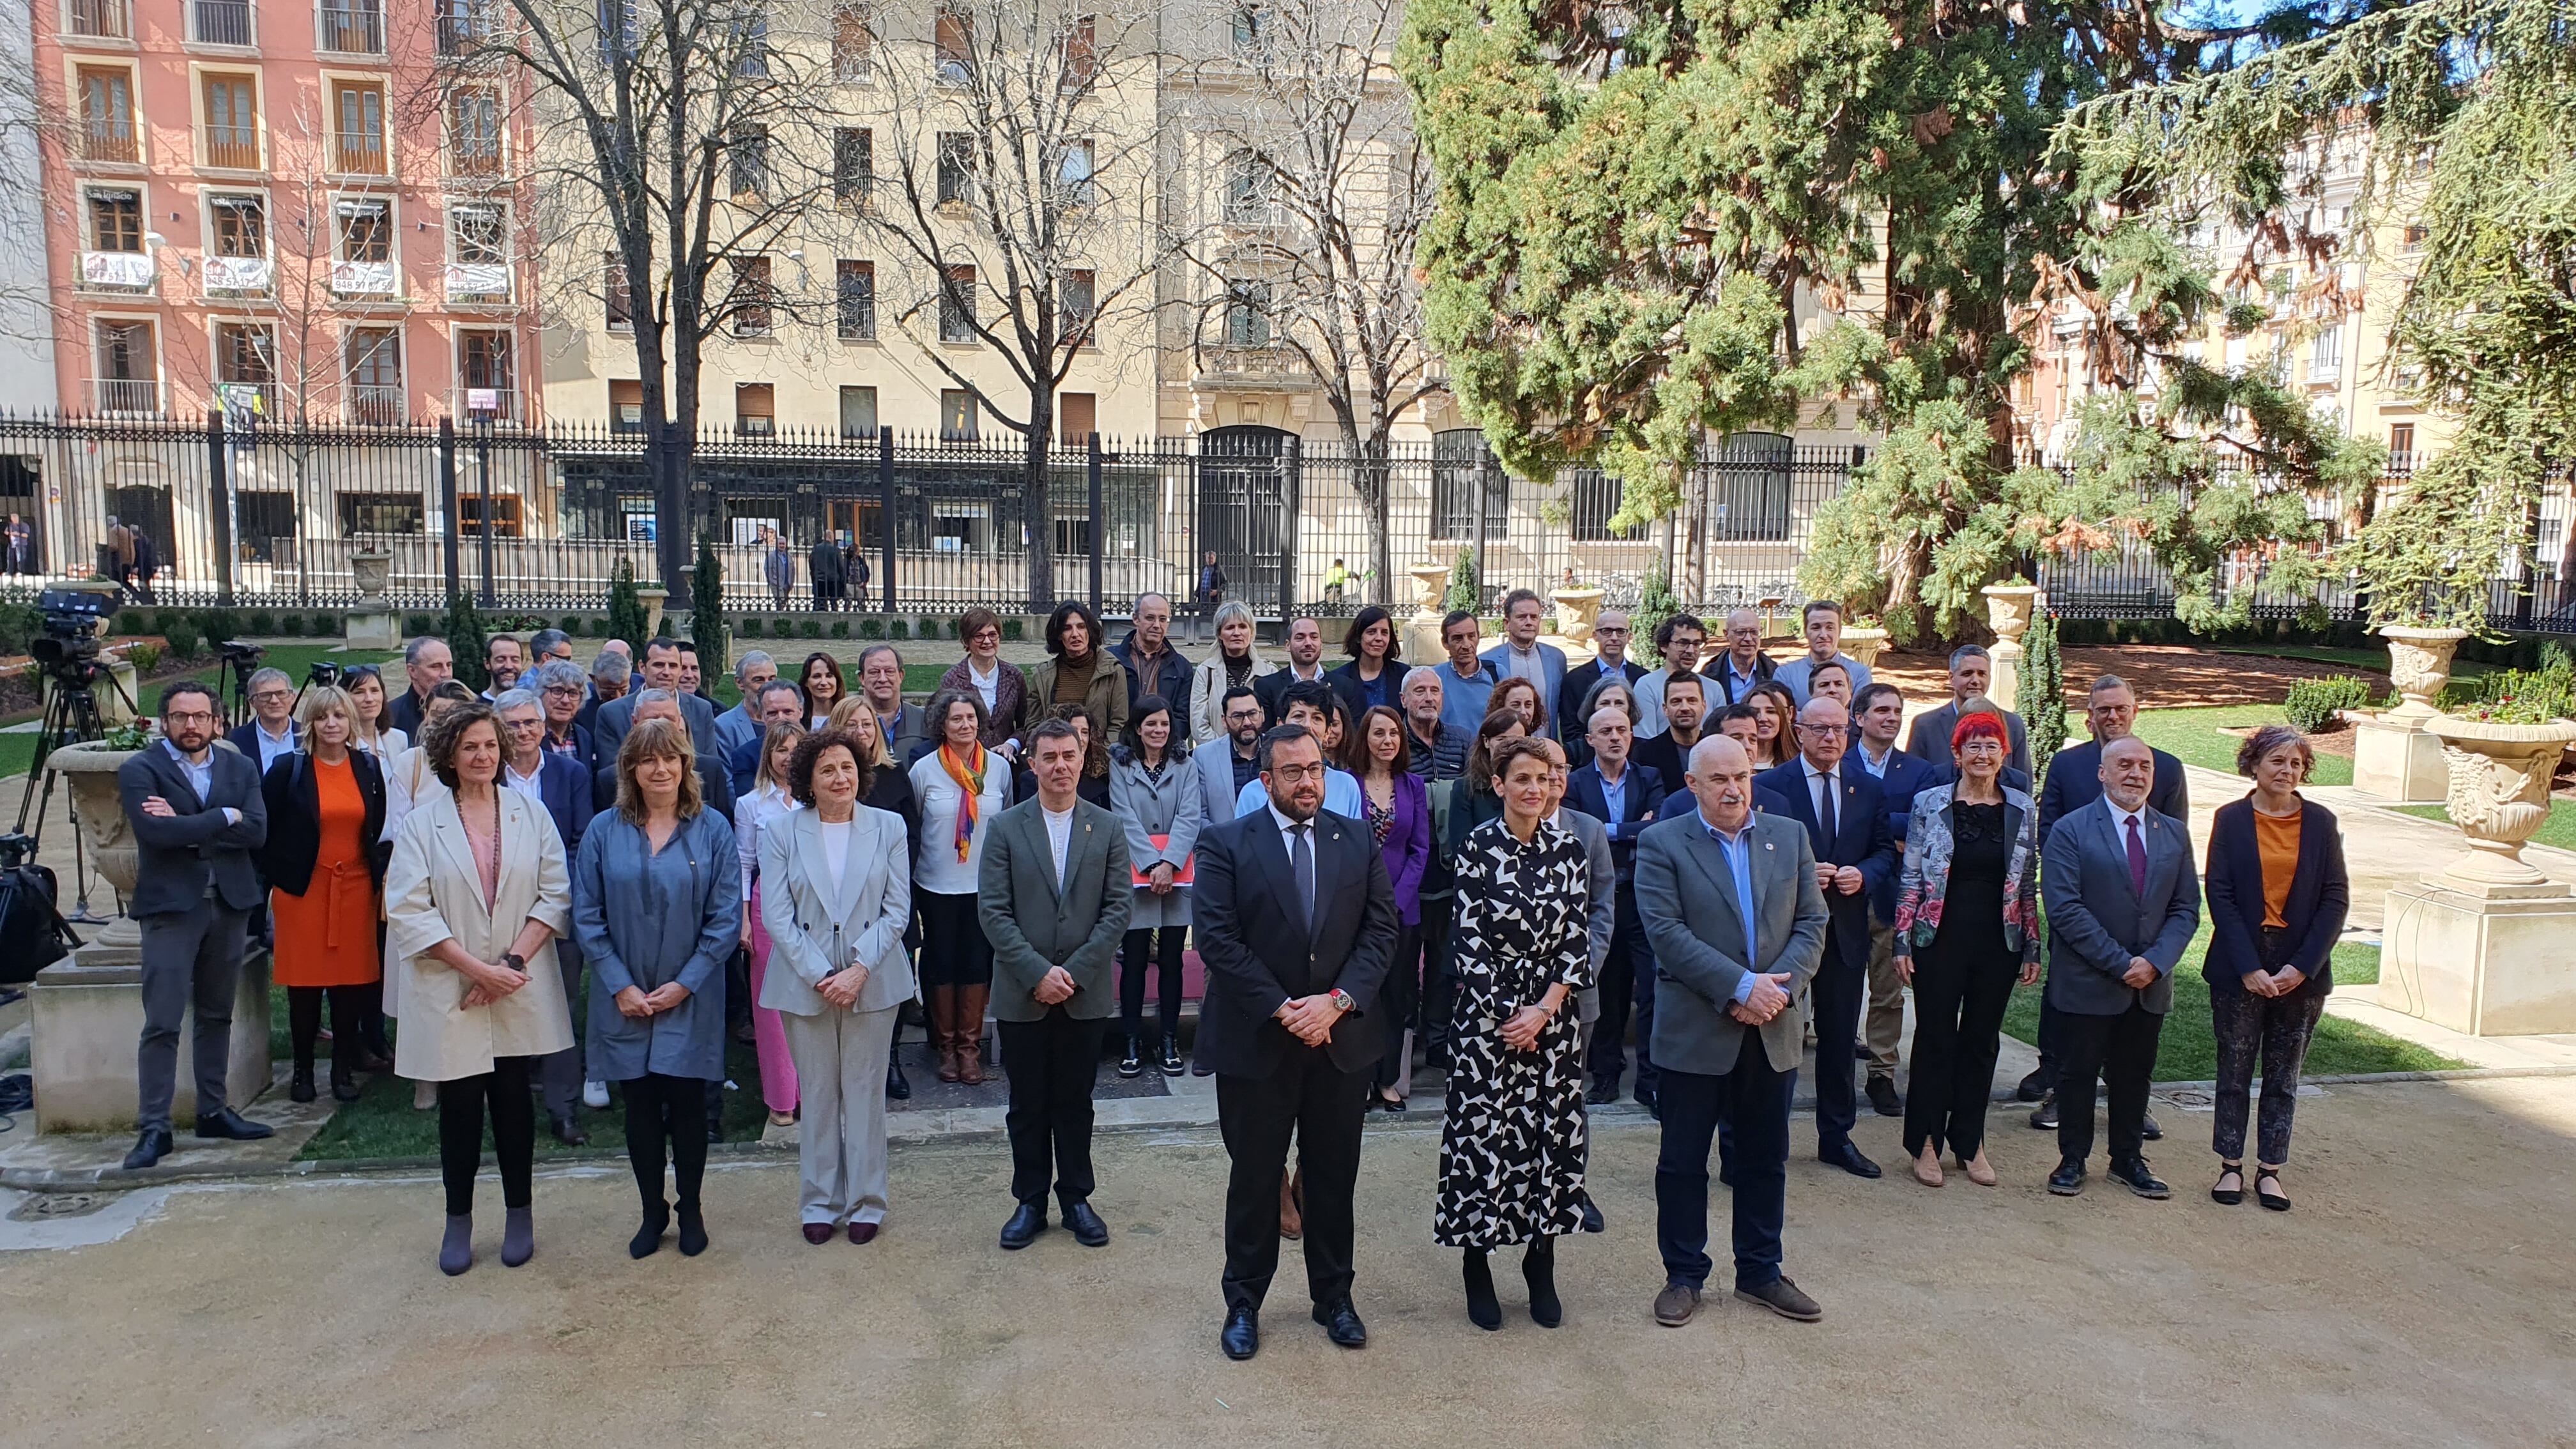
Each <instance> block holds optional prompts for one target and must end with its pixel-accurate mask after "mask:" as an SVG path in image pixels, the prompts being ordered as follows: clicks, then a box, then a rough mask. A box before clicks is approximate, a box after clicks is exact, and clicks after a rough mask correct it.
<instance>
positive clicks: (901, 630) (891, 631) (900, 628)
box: [886, 619, 912, 639]
mask: <svg viewBox="0 0 2576 1449" xmlns="http://www.w3.org/2000/svg"><path fill="white" fill-rule="evenodd" d="M886 637H887V638H889V639H909V638H911V637H912V627H911V625H910V624H909V623H908V622H907V621H905V620H902V619H889V620H887V621H886Z"/></svg>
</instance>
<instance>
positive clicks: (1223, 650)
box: [1175, 601, 1279, 748]
mask: <svg viewBox="0 0 2576 1449" xmlns="http://www.w3.org/2000/svg"><path fill="white" fill-rule="evenodd" d="M1278 667H1279V666H1278V665H1277V664H1276V663H1273V662H1272V661H1270V660H1268V659H1265V658H1263V657H1262V656H1261V651H1260V650H1259V649H1257V648H1255V647H1254V646H1253V643H1252V611H1251V610H1250V609H1247V608H1245V607H1244V606H1243V605H1242V604H1240V603H1236V602H1232V601H1228V602H1226V603H1223V604H1219V605H1217V609H1216V647H1215V648H1214V649H1211V650H1209V651H1208V652H1207V657H1206V658H1204V659H1202V660H1200V661H1199V662H1198V667H1197V668H1195V669H1193V670H1191V671H1190V718H1189V726H1190V737H1189V741H1188V744H1189V745H1190V746H1191V747H1192V748H1195V747H1197V746H1199V745H1203V744H1206V743H1207V742H1208V741H1210V740H1221V739H1224V738H1225V692H1226V691H1227V690H1229V689H1232V688H1234V687H1235V686H1236V685H1242V686H1244V687H1246V688H1250V687H1251V685H1252V681H1254V680H1256V679H1258V678H1260V677H1261V676H1262V675H1265V674H1268V673H1269V672H1271V671H1272V670H1274V669H1277V668H1278ZM1178 747H1179V746H1178V745H1175V748H1178Z"/></svg>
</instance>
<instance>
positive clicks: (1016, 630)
mask: <svg viewBox="0 0 2576 1449" xmlns="http://www.w3.org/2000/svg"><path fill="white" fill-rule="evenodd" d="M1025 628H1026V626H1025V625H1023V624H1022V623H1021V622H1020V620H1019V619H1018V618H1017V617H1013V618H1008V619H1004V620H1003V621H1002V637H1003V638H1005V639H1018V638H1021V637H1023V633H1024V630H1025Z"/></svg>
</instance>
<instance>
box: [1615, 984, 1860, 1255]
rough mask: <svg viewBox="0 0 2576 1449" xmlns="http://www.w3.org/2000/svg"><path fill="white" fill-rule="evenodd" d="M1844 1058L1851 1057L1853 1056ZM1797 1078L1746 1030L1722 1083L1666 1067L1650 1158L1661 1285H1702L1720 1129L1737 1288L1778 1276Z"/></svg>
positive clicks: (1659, 1080)
mask: <svg viewBox="0 0 2576 1449" xmlns="http://www.w3.org/2000/svg"><path fill="white" fill-rule="evenodd" d="M1843 1055H1844V1056H1846V1057H1848V1056H1850V1055H1851V1050H1850V1048H1848V1047H1846V1048H1844V1050H1843ZM1797 1088H1798V1074H1797V1073H1796V1072H1795V1071H1786V1072H1783V1071H1778V1070H1775V1069H1774V1068H1773V1067H1772V1065H1771V1059H1770V1057H1768V1056H1766V1055H1765V1054H1764V1053H1763V1050H1762V1041H1761V1039H1760V1038H1759V1037H1757V1036H1755V1035H1753V1034H1752V1033H1750V1032H1748V1033H1746V1034H1745V1038H1744V1041H1743V1044H1742V1047H1741V1049H1740V1050H1739V1051H1738V1052H1737V1054H1736V1058H1735V1068H1734V1070H1732V1071H1730V1072H1728V1073H1727V1074H1726V1075H1724V1076H1722V1077H1721V1076H1707V1075H1703V1074H1701V1073H1699V1072H1678V1071H1674V1070H1673V1069H1671V1068H1669V1067H1666V1068H1663V1069H1662V1070H1661V1072H1660V1074H1659V1075H1658V1077H1657V1079H1656V1084H1655V1091H1656V1099H1657V1101H1658V1102H1659V1104H1660V1105H1661V1109H1662V1114H1663V1124H1664V1132H1663V1139H1662V1142H1661V1145H1660V1147H1659V1149H1658V1151H1657V1153H1656V1157H1655V1246H1656V1249H1657V1251H1658V1252H1660V1253H1661V1254H1662V1256H1663V1260H1664V1281H1665V1282H1667V1283H1686V1284H1688V1285H1690V1286H1691V1287H1693V1288H1700V1287H1705V1286H1706V1285H1707V1283H1708V1275H1709V1269H1710V1268H1711V1266H1712V1265H1711V1264H1710V1262H1709V1259H1708V1149H1709V1142H1710V1139H1712V1138H1714V1137H1716V1136H1717V1134H1718V1128H1719V1127H1720V1126H1721V1125H1724V1126H1725V1127H1727V1128H1728V1129H1729V1133H1728V1135H1729V1136H1731V1137H1732V1138H1733V1139H1734V1141H1733V1144H1732V1147H1731V1148H1730V1150H1729V1151H1728V1153H1727V1164H1726V1165H1727V1176H1728V1177H1729V1178H1731V1179H1733V1181H1734V1184H1735V1186H1734V1191H1733V1194H1732V1195H1733V1197H1734V1200H1735V1201H1734V1217H1735V1221H1734V1248H1735V1286H1736V1287H1738V1288H1759V1287H1761V1286H1763V1285H1764V1284H1766V1283H1770V1282H1772V1281H1773V1280H1775V1279H1777V1278H1778V1277H1779V1276H1780V1230H1781V1226H1782V1224H1783V1222H1784V1221H1785V1219H1786V1217H1787V1215H1788V1186H1789V1103H1790V1099H1791V1098H1792V1097H1794V1096H1795V1095H1796V1094H1797Z"/></svg>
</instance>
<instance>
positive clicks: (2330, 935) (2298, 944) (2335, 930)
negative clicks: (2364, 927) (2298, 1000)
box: [2200, 798, 2352, 998]
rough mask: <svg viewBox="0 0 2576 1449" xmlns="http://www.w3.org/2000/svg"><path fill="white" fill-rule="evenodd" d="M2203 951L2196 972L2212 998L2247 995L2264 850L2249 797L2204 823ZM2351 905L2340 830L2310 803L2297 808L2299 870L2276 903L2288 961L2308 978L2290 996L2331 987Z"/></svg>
mask: <svg viewBox="0 0 2576 1449" xmlns="http://www.w3.org/2000/svg"><path fill="white" fill-rule="evenodd" d="M2207 890H2208V893H2209V926H2210V935H2209V956H2208V959H2207V960H2206V961H2205V962H2203V964H2202V966H2201V968H2200V974H2201V975H2202V976H2204V977H2206V978H2208V980H2209V994H2210V996H2211V997H2212V998H2216V997H2221V996H2242V995H2244V994H2245V977H2246V975H2247V973H2249V972H2254V971H2265V970H2269V969H2271V968H2269V967H2267V966H2265V965H2264V964H2263V950H2262V942H2263V850H2262V847H2261V845H2260V844H2258V843H2257V841H2256V839H2255V836H2254V802H2253V801H2252V800H2251V799H2250V798H2249V799H2243V800H2231V801H2229V802H2228V803H2226V804H2224V805H2221V806H2219V807H2218V816H2217V818H2216V819H2214V820H2212V821H2211V822H2210V825H2209V881H2208V885H2207ZM2351 908H2352V885H2351V882H2350V880H2349V879H2348V878H2347V877H2346V875H2345V873H2344V863H2343V834H2342V832H2341V831H2339V830H2337V829H2336V828H2335V818H2334V814H2333V812H2331V811H2329V810H2327V809H2326V807H2324V806H2323V805H2320V804H2318V803H2317V802H2315V801H2314V800H2309V801H2305V802H2304V803H2302V805H2301V806H2300V809H2299V869H2298V872H2297V873H2296V874H2295V875H2293V876H2291V877H2290V899H2289V900H2288V901H2287V902H2285V903H2284V904H2283V906H2282V908H2281V918H2282V920H2283V921H2285V922H2287V923H2288V928H2289V933H2290V940H2291V942H2292V943H2293V944H2292V946H2291V948H2290V959H2289V963H2288V964H2290V965H2293V966H2296V967H2298V968H2299V970H2300V971H2301V972H2302V973H2303V974H2305V975H2306V977H2307V978H2308V979H2307V980H2305V981H2303V982H2301V983H2299V989H2298V990H2297V991H2296V992H2294V993H2292V994H2293V995H2294V996H2299V997H2306V996H2323V995H2326V994H2327V993H2328V992H2331V991H2333V990H2334V945H2335V942H2336V940H2337V939H2339V938H2340V937H2341V936H2342V935H2343V922H2344V916H2345V915H2346V913H2347V912H2349V911H2350V910H2351Z"/></svg>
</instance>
